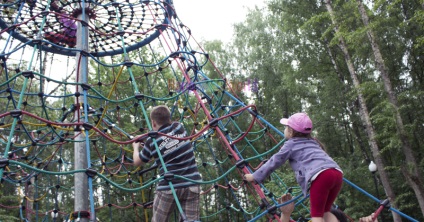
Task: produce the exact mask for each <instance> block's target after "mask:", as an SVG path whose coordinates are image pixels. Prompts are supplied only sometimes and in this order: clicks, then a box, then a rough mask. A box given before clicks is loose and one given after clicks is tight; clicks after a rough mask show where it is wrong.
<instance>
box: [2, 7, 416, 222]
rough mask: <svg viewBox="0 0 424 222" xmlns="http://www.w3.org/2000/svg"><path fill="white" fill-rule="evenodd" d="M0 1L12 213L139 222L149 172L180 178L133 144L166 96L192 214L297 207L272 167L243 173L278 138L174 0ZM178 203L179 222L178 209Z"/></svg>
mask: <svg viewBox="0 0 424 222" xmlns="http://www.w3.org/2000/svg"><path fill="white" fill-rule="evenodd" d="M0 6H1V12H0V13H1V15H0V26H1V28H2V30H1V32H0V34H1V36H2V39H1V42H2V44H1V52H0V62H1V72H0V79H1V82H0V104H1V106H0V109H1V111H0V178H1V187H2V188H1V189H0V195H2V196H9V197H10V198H9V199H7V201H6V200H5V201H1V202H0V208H4V209H8V210H9V211H10V212H11V213H10V214H9V215H11V216H14V217H16V218H19V219H20V220H22V221H59V220H60V221H117V220H121V221H149V220H150V219H149V218H150V217H151V205H152V200H153V193H154V191H155V185H156V184H157V182H158V181H159V180H163V179H166V180H168V181H169V182H170V184H171V186H172V179H173V178H182V179H187V178H183V177H179V176H177V175H172V174H166V173H165V175H158V172H159V171H158V167H164V168H165V172H166V167H165V166H164V165H162V166H158V165H157V164H155V163H151V164H147V166H144V168H137V167H134V166H133V160H132V148H131V144H132V143H133V142H136V141H143V140H144V139H146V138H148V137H155V136H158V134H159V135H160V133H152V126H151V123H150V120H149V118H148V117H149V111H150V109H151V108H152V107H153V106H156V105H163V104H164V105H167V106H168V107H170V109H171V112H172V120H173V121H179V122H181V123H182V124H183V125H184V126H185V127H186V129H187V132H188V135H187V137H186V138H184V139H188V140H190V141H191V143H192V145H193V147H194V150H195V154H196V161H197V164H198V167H199V170H200V173H201V175H202V179H203V182H201V188H202V193H201V206H200V209H201V220H202V221H218V220H219V221H257V220H261V221H264V220H267V221H273V220H274V221H280V219H279V216H280V215H279V210H278V208H279V207H280V206H282V205H284V204H287V203H278V201H277V197H278V196H281V195H282V194H283V193H287V192H290V193H292V194H293V196H295V198H294V199H293V200H292V201H295V202H296V210H297V211H298V214H299V215H308V207H307V205H308V198H307V197H306V198H304V197H303V196H302V195H301V192H300V189H299V188H298V187H291V186H289V185H288V184H286V183H285V182H284V181H283V180H282V179H281V177H280V176H281V175H278V173H273V174H272V176H271V182H272V184H273V185H272V186H271V187H268V186H264V184H254V183H248V182H246V181H244V180H243V175H244V174H246V173H251V172H253V171H254V170H255V169H257V168H258V167H259V166H260V165H261V164H262V163H263V162H264V161H266V158H267V157H268V156H269V155H271V154H272V153H274V152H276V151H277V150H278V149H279V148H280V147H281V145H282V143H283V142H284V135H283V134H282V133H281V132H280V131H279V130H278V129H277V128H275V127H274V126H273V125H271V124H270V123H269V122H267V121H266V120H265V119H264V118H263V117H262V116H261V115H260V112H259V111H258V110H257V109H256V107H255V106H254V105H249V104H246V103H244V102H243V99H241V98H242V97H243V90H245V88H246V87H247V88H249V87H250V88H257V87H258V85H257V84H258V82H257V81H248V84H246V83H245V82H244V80H243V81H240V83H242V84H241V85H242V87H240V84H234V82H233V83H230V81H229V80H227V78H228V76H227V75H225V74H222V73H220V71H219V70H218V69H217V68H216V67H215V65H214V63H213V62H212V61H211V60H210V58H209V55H208V54H207V53H206V52H204V51H203V50H202V47H201V46H200V45H199V44H198V43H197V41H196V40H195V39H194V38H193V36H192V35H191V34H192V33H191V30H190V29H189V28H188V27H186V26H185V25H184V24H183V23H182V22H181V21H180V20H179V18H178V16H177V13H176V11H175V9H174V6H173V3H172V0H164V1H136V0H125V1H124V0H116V1H101V0H88V1H84V0H68V1H64V0H48V1H36V0H4V1H2V2H0ZM207 70H208V71H207ZM234 86H236V87H234ZM234 88H237V90H234ZM175 139H178V138H175ZM180 139H181V138H180ZM161 164H163V161H162V162H161ZM345 181H346V182H349V181H347V180H345ZM352 186H355V185H354V184H352ZM364 192H365V191H364ZM365 193H366V192H365ZM375 200H376V201H379V200H378V199H375ZM176 205H177V208H176V211H175V213H174V214H175V216H174V217H175V218H178V215H184V212H183V211H182V210H181V206H180V204H179V200H178V199H176ZM382 206H383V204H382ZM384 206H385V207H387V208H390V206H388V204H387V203H386V202H385V203H384ZM379 209H380V208H379ZM390 209H391V208H390ZM392 210H396V209H392ZM380 211H381V209H380ZM399 213H400V214H401V212H399ZM404 216H405V217H408V216H407V215H404ZM306 217H307V216H306ZM183 218H184V217H183ZM408 219H410V220H412V221H414V219H412V218H408Z"/></svg>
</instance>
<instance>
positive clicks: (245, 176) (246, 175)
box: [244, 174, 255, 182]
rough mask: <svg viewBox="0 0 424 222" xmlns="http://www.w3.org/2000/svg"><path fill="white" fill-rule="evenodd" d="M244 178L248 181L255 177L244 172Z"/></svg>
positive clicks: (253, 179)
mask: <svg viewBox="0 0 424 222" xmlns="http://www.w3.org/2000/svg"><path fill="white" fill-rule="evenodd" d="M244 179H245V180H247V181H248V182H253V181H255V178H254V177H253V175H252V174H245V175H244Z"/></svg>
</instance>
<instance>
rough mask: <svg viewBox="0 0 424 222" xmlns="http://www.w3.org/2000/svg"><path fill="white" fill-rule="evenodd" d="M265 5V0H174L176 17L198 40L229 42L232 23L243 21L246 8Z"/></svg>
mask: <svg viewBox="0 0 424 222" xmlns="http://www.w3.org/2000/svg"><path fill="white" fill-rule="evenodd" d="M255 5H256V6H258V7H259V8H261V7H263V6H264V5H265V0H174V6H175V10H176V12H177V15H178V17H179V18H180V20H181V21H182V22H183V23H184V25H186V26H188V27H189V28H190V29H191V33H192V35H193V36H194V38H196V39H197V40H198V41H200V40H215V39H219V40H221V41H223V42H229V40H230V39H231V38H232V35H233V24H235V23H238V22H242V21H244V19H245V17H246V14H247V12H248V9H249V8H250V9H253V8H254V7H255Z"/></svg>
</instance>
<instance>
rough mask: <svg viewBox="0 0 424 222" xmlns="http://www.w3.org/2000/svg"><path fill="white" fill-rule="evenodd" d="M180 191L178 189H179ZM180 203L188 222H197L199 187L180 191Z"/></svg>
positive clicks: (198, 216) (198, 217)
mask: <svg viewBox="0 0 424 222" xmlns="http://www.w3.org/2000/svg"><path fill="white" fill-rule="evenodd" d="M179 190H180V189H179ZM181 191H182V192H181V196H179V197H180V203H181V207H182V208H183V211H184V214H185V215H186V217H187V220H188V221H199V219H200V209H199V204H200V185H195V186H190V187H187V188H182V189H181ZM180 220H181V217H180Z"/></svg>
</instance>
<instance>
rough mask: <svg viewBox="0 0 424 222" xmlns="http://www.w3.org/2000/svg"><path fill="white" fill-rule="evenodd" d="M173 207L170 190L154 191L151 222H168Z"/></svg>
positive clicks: (173, 201)
mask: <svg viewBox="0 0 424 222" xmlns="http://www.w3.org/2000/svg"><path fill="white" fill-rule="evenodd" d="M174 207H175V200H174V196H173V195H172V191H171V190H164V191H156V194H155V199H154V201H153V217H152V222H165V221H168V220H169V217H170V216H171V215H172V211H173V210H174Z"/></svg>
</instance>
